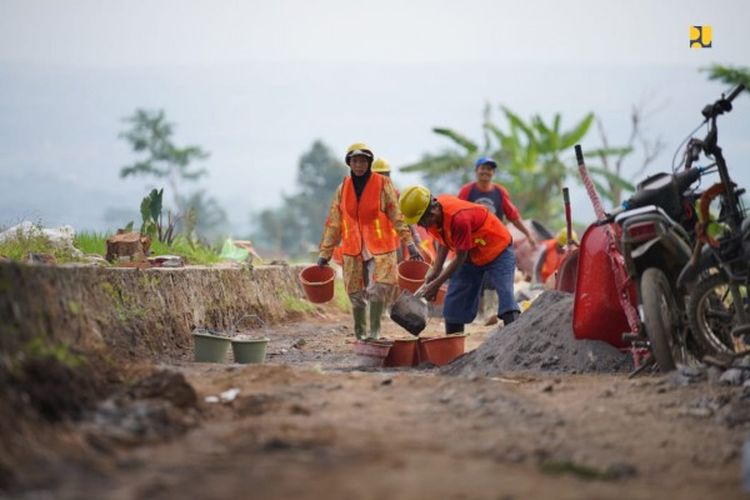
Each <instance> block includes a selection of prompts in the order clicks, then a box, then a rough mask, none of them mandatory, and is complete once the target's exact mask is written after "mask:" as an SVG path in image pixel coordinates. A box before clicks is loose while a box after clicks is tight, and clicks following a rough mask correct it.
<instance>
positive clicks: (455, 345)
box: [417, 335, 466, 366]
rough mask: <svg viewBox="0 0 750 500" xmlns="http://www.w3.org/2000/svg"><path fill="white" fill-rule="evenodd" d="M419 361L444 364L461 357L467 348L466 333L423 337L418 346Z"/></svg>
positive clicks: (438, 364)
mask: <svg viewBox="0 0 750 500" xmlns="http://www.w3.org/2000/svg"><path fill="white" fill-rule="evenodd" d="M417 349H418V355H419V362H420V363H425V362H429V363H432V364H433V365H437V366H444V365H447V364H448V363H450V362H451V361H453V360H454V359H456V358H457V357H459V356H460V355H462V354H463V353H464V351H465V350H466V336H465V335H448V336H446V337H434V338H427V337H425V338H421V339H419V345H418V346H417Z"/></svg>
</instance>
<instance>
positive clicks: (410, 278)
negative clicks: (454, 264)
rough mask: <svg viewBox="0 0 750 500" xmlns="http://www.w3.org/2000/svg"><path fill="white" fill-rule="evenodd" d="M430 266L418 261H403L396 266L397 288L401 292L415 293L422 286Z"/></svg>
mask: <svg viewBox="0 0 750 500" xmlns="http://www.w3.org/2000/svg"><path fill="white" fill-rule="evenodd" d="M429 270H430V265H429V264H427V263H426V262H420V261H418V260H405V261H403V262H401V264H399V265H398V286H399V287H400V288H401V289H402V290H409V291H410V292H411V293H414V292H416V291H417V290H418V289H419V287H420V286H422V285H423V284H424V277H425V275H426V274H427V271H429Z"/></svg>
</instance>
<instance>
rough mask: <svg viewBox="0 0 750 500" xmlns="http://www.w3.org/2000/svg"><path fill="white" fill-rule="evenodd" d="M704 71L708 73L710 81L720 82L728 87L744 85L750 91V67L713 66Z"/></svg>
mask: <svg viewBox="0 0 750 500" xmlns="http://www.w3.org/2000/svg"><path fill="white" fill-rule="evenodd" d="M702 71H707V72H708V78H709V80H719V81H721V82H724V83H726V84H727V85H739V84H743V85H744V86H745V88H746V89H748V90H750V68H748V67H745V66H724V65H721V64H712V65H711V66H709V67H708V68H704V69H703V70H702Z"/></svg>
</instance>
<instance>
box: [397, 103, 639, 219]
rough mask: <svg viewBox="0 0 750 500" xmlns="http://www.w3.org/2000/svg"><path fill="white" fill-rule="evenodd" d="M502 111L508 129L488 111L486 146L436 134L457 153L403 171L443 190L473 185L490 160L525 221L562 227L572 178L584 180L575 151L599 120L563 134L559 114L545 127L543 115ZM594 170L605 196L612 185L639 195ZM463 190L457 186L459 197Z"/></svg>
mask: <svg viewBox="0 0 750 500" xmlns="http://www.w3.org/2000/svg"><path fill="white" fill-rule="evenodd" d="M500 111H501V113H502V115H503V116H504V118H505V122H506V125H505V127H503V128H501V127H499V126H498V125H497V124H496V123H495V122H494V121H493V120H492V116H491V108H490V107H489V106H487V107H485V110H484V122H483V124H482V130H483V139H484V142H483V144H482V145H481V146H480V145H479V144H478V143H477V142H475V141H473V140H471V139H470V138H468V137H466V136H465V135H464V134H462V133H460V132H458V131H455V130H453V129H450V128H445V127H440V128H434V129H433V132H434V133H436V134H438V135H441V136H443V137H446V138H448V139H450V140H451V141H452V142H453V145H454V148H452V149H447V150H445V151H443V152H441V153H438V154H425V155H424V156H423V157H422V159H421V160H420V161H418V162H416V163H414V164H411V165H407V166H404V167H402V168H401V169H400V170H401V171H402V172H422V173H423V175H424V177H425V181H426V182H427V183H428V184H430V185H436V184H441V180H443V179H444V178H445V177H446V176H447V175H449V174H452V173H453V174H455V173H460V176H459V179H460V182H468V181H469V180H470V179H471V178H472V177H473V175H472V174H473V165H474V160H475V159H476V157H477V156H479V155H490V156H492V157H494V158H495V160H496V161H497V162H498V166H499V168H498V172H497V175H496V179H497V181H498V182H499V183H501V184H503V185H504V186H505V187H506V188H507V189H508V191H509V192H510V193H511V197H512V199H513V202H514V203H515V204H516V205H517V206H518V208H519V210H520V211H521V213H522V214H523V216H524V217H526V218H535V219H540V220H542V221H545V222H548V223H551V224H555V223H561V222H562V219H563V214H562V206H561V204H560V203H558V200H559V199H560V192H561V191H562V187H563V186H564V185H565V183H566V181H567V179H568V176H569V175H570V174H574V176H575V178H576V179H577V178H578V174H577V169H576V164H575V160H574V158H573V155H572V149H573V146H574V145H575V144H578V143H580V142H581V140H582V139H583V138H584V137H585V136H586V134H587V133H588V131H589V129H590V128H591V124H592V123H593V121H594V114H593V113H588V114H586V115H585V116H584V117H583V118H581V119H580V120H578V121H577V122H576V123H575V124H574V125H573V126H572V127H571V128H569V129H565V130H563V129H562V117H561V116H560V114H559V113H557V114H555V115H554V117H552V119H551V120H550V121H549V122H545V120H544V119H543V118H542V117H541V116H539V115H534V116H532V117H531V119H530V120H528V121H526V120H523V119H522V118H521V117H520V116H519V115H517V114H516V113H514V112H513V111H512V110H510V109H509V108H507V107H504V106H500ZM590 170H591V173H592V175H593V177H594V178H595V183H597V184H598V186H597V187H598V189H600V190H602V193H603V194H604V195H605V196H606V195H607V193H609V192H610V191H611V189H610V187H611V186H612V185H616V186H619V187H620V188H621V189H625V190H632V189H633V186H632V185H631V184H630V183H628V182H627V181H626V180H624V179H622V178H620V177H618V176H616V175H614V174H612V173H611V172H608V171H606V170H605V169H603V168H597V167H594V168H593V169H590ZM443 184H445V183H444V182H443ZM441 187H445V186H444V185H443V186H441ZM458 187H459V186H451V188H452V190H454V191H457V190H458Z"/></svg>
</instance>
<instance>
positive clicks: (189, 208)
mask: <svg viewBox="0 0 750 500" xmlns="http://www.w3.org/2000/svg"><path fill="white" fill-rule="evenodd" d="M180 205H181V206H182V207H185V220H184V230H185V232H186V233H188V234H187V236H188V239H189V240H191V241H192V240H194V239H195V238H196V237H201V238H205V239H208V240H214V239H216V238H217V237H219V236H222V235H223V234H225V233H227V232H228V229H229V227H228V226H229V219H228V218H227V213H226V212H225V211H224V209H223V208H222V207H221V205H219V202H218V201H216V198H214V197H212V196H208V194H207V193H206V191H205V190H204V189H200V190H198V191H195V192H193V193H192V194H190V196H188V197H186V198H182V199H180Z"/></svg>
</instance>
